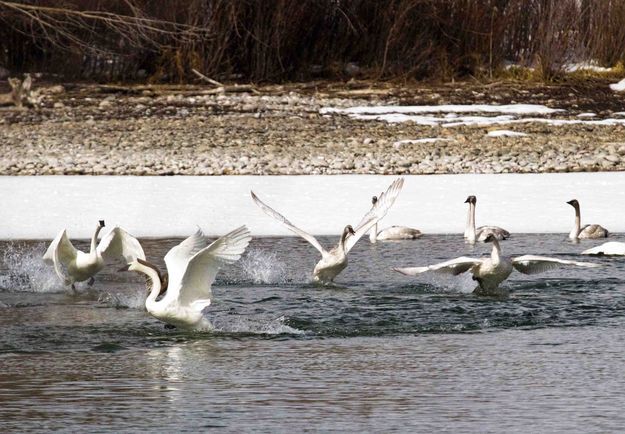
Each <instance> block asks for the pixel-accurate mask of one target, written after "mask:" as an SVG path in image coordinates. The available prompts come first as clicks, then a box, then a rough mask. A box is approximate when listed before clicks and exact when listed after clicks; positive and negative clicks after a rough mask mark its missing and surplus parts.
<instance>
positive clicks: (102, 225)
mask: <svg viewBox="0 0 625 434" xmlns="http://www.w3.org/2000/svg"><path fill="white" fill-rule="evenodd" d="M100 227H101V228H103V227H104V220H100Z"/></svg>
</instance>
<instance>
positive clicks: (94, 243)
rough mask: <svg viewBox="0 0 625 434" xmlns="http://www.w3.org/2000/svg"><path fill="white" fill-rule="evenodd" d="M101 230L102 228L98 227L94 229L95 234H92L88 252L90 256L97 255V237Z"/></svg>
mask: <svg viewBox="0 0 625 434" xmlns="http://www.w3.org/2000/svg"><path fill="white" fill-rule="evenodd" d="M101 230H102V226H100V225H98V227H97V228H96V229H95V232H94V233H93V236H92V237H91V248H90V250H89V253H90V254H92V255H97V249H98V235H99V234H100V231H101Z"/></svg>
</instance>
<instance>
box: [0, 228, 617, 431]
mask: <svg viewBox="0 0 625 434" xmlns="http://www.w3.org/2000/svg"><path fill="white" fill-rule="evenodd" d="M619 238H622V237H619V236H617V237H615V238H614V239H619ZM334 240H335V238H324V239H323V242H325V243H328V242H329V241H334ZM178 241H179V240H174V239H160V240H144V247H145V250H146V252H147V255H148V257H149V258H151V259H156V258H162V256H163V255H164V254H165V253H166V251H167V249H169V248H170V247H171V246H173V245H174V244H175V243H177V242H178ZM363 241H365V242H360V243H359V244H358V245H357V246H356V248H355V249H354V250H353V251H352V252H351V254H350V265H349V266H348V268H347V269H346V270H345V271H344V272H343V273H342V274H341V275H340V276H339V278H337V283H339V284H341V285H344V286H345V288H343V289H319V288H316V287H314V286H311V285H310V284H309V283H308V280H309V275H310V272H311V270H312V268H313V266H314V264H315V262H316V260H317V252H316V251H315V250H314V249H313V248H312V247H310V246H309V245H308V244H307V243H306V242H305V241H303V240H300V239H296V238H261V239H256V240H254V241H253V243H252V244H251V246H250V248H249V249H248V254H247V255H246V257H245V258H244V259H243V260H242V261H241V262H240V263H238V264H236V265H234V266H230V267H228V268H226V269H224V270H223V271H222V273H221V274H220V275H219V277H218V279H217V282H216V285H215V286H214V288H213V292H214V303H213V305H212V306H211V307H210V308H209V309H208V310H207V315H208V317H209V318H210V319H211V321H212V322H213V324H214V325H215V327H216V331H215V332H213V333H203V334H202V333H184V332H180V331H176V330H166V329H164V327H163V325H162V323H160V322H159V321H157V320H155V319H153V318H151V317H150V316H149V315H148V314H147V313H146V312H145V311H144V310H143V308H142V303H143V301H144V298H145V295H146V291H145V289H144V285H143V280H142V279H141V278H140V277H138V276H135V275H133V274H128V273H121V274H117V273H115V272H114V270H111V269H106V270H105V271H104V272H102V273H100V274H99V275H98V276H97V278H96V284H95V285H94V287H93V288H86V287H81V291H80V293H79V295H72V294H70V293H68V292H66V291H65V290H63V288H60V287H59V285H58V283H57V282H56V279H55V276H54V274H53V273H52V272H51V270H49V269H48V268H47V267H45V266H43V264H41V262H40V260H39V257H40V255H41V254H42V253H43V251H44V249H45V246H44V244H43V243H39V242H6V241H5V242H0V263H1V266H0V431H1V432H7V431H46V432H47V431H50V430H62V431H70V430H71V431H89V432H93V431H108V432H120V431H123V432H133V431H134V432H136V431H145V430H151V431H169V432H171V431H174V430H176V431H182V432H188V431H193V432H197V431H202V430H206V429H207V428H211V427H219V428H222V429H224V430H225V431H226V432H233V431H236V432H240V431H262V432H292V431H304V430H312V431H329V430H339V431H363V430H364V431H384V432H388V431H412V432H414V431H421V432H433V431H436V432H440V431H450V432H476V431H479V432H537V431H541V432H557V431H571V430H573V431H577V432H615V431H622V430H623V429H625V412H623V409H624V408H625V392H624V391H625V357H624V354H625V259H624V258H581V260H590V261H596V262H600V263H601V264H603V267H602V268H599V269H571V268H568V269H559V270H553V271H550V272H548V273H544V274H541V275H535V276H524V275H520V274H516V273H515V274H513V275H512V276H511V278H510V279H509V280H508V281H507V282H505V283H504V285H505V287H507V288H508V289H509V290H510V296H509V297H507V298H486V297H477V296H474V295H472V294H470V292H471V291H472V289H473V288H474V286H475V285H474V282H473V281H472V280H471V279H470V276H460V277H440V276H436V275H424V276H423V277H420V278H409V277H405V276H401V275H399V274H396V273H393V272H392V271H390V270H389V268H390V267H392V266H411V265H414V266H416V265H426V264H428V263H433V262H438V261H442V260H446V259H449V258H452V257H456V256H461V255H481V254H483V253H488V252H489V247H490V246H485V245H478V246H476V247H474V248H471V247H470V246H467V245H465V244H464V243H463V241H462V238H461V236H459V235H453V236H426V237H425V238H423V239H421V240H417V241H410V242H399V243H379V244H377V245H370V244H369V243H368V242H367V241H366V240H363ZM595 244H598V243H597V242H585V243H582V244H579V245H575V244H570V243H569V242H568V241H567V240H566V239H565V236H564V235H515V237H514V238H513V239H511V240H509V241H506V242H505V243H504V244H503V249H504V252H505V253H506V254H510V255H520V254H529V253H532V254H543V255H550V256H557V257H560V258H565V259H578V260H579V259H580V257H578V256H577V253H578V252H580V251H581V250H583V249H585V248H587V247H590V246H592V245H595ZM79 246H82V247H83V248H84V247H85V246H86V243H79Z"/></svg>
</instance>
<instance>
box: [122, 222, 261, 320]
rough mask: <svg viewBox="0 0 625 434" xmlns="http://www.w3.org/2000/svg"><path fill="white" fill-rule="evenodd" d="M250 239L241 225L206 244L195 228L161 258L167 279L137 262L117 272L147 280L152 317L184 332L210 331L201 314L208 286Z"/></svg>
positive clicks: (147, 303) (208, 296)
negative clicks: (138, 274)
mask: <svg viewBox="0 0 625 434" xmlns="http://www.w3.org/2000/svg"><path fill="white" fill-rule="evenodd" d="M251 239H252V236H251V235H250V231H249V230H248V229H247V227H245V226H241V227H239V228H237V229H235V230H233V231H232V232H230V233H228V234H226V235H224V236H223V237H221V238H218V239H217V240H216V241H213V242H212V243H210V244H209V240H208V238H207V237H206V236H205V235H204V234H203V233H202V230H201V229H198V231H197V232H196V233H195V234H193V235H191V236H190V237H189V238H187V239H185V240H184V241H182V242H181V243H180V244H178V245H177V246H174V247H173V248H171V249H170V250H169V252H167V254H166V255H165V265H166V267H167V272H168V278H167V279H165V278H163V276H162V275H161V273H160V271H159V270H158V268H157V267H156V266H155V265H153V264H151V263H149V262H147V261H144V260H140V259H137V260H134V261H132V262H130V264H128V265H127V266H126V267H125V268H123V269H122V270H120V271H125V270H128V271H136V272H139V273H143V274H145V275H146V276H147V277H148V278H149V279H150V281H151V283H152V289H151V291H150V294H149V295H148V298H147V299H146V300H145V307H146V309H147V311H148V312H149V313H150V315H152V316H153V317H155V318H157V319H159V320H161V321H163V322H165V323H167V324H171V325H173V326H176V327H180V328H184V329H193V330H210V329H212V325H211V323H210V322H209V321H208V319H206V318H205V317H204V314H203V312H202V311H203V310H204V308H206V307H208V306H209V305H210V304H211V297H212V293H211V285H212V284H213V282H214V281H215V277H216V276H217V272H218V271H219V268H220V267H221V266H222V265H223V264H229V263H233V262H236V261H237V260H238V259H239V258H240V257H241V255H242V254H243V252H245V249H246V247H247V245H248V244H249V243H250V241H251ZM162 293H165V295H164V296H163V297H162V298H161V299H160V300H158V301H157V300H156V299H157V297H158V296H159V295H160V294H162Z"/></svg>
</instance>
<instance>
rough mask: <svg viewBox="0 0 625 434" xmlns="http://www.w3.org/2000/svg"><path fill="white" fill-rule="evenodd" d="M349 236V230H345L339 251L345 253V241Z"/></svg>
mask: <svg viewBox="0 0 625 434" xmlns="http://www.w3.org/2000/svg"><path fill="white" fill-rule="evenodd" d="M347 235H349V232H348V231H347V230H344V231H343V234H342V235H341V239H340V241H339V249H340V250H341V252H343V253H344V252H345V240H346V239H347Z"/></svg>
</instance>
